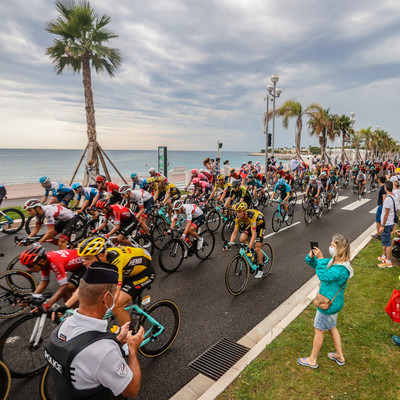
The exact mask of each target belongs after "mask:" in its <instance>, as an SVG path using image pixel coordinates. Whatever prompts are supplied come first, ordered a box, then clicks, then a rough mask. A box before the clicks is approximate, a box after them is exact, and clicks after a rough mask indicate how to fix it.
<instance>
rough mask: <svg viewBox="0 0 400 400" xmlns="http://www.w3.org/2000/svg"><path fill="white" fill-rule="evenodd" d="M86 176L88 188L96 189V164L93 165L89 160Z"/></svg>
mask: <svg viewBox="0 0 400 400" xmlns="http://www.w3.org/2000/svg"><path fill="white" fill-rule="evenodd" d="M86 175H87V179H88V181H87V184H88V186H89V187H92V188H95V189H96V188H97V185H96V176H97V173H96V164H95V163H94V161H93V160H90V161H89V162H88V163H87V165H86Z"/></svg>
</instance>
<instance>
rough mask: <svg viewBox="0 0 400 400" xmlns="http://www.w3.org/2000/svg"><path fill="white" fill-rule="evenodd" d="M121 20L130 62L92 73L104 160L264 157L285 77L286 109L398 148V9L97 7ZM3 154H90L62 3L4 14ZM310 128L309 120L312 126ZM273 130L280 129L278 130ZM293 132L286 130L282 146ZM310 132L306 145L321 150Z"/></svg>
mask: <svg viewBox="0 0 400 400" xmlns="http://www.w3.org/2000/svg"><path fill="white" fill-rule="evenodd" d="M91 5H92V7H94V8H95V9H96V11H97V12H98V13H99V14H107V15H109V16H110V17H111V23H110V25H109V28H110V29H111V30H112V31H113V32H115V33H116V34H117V35H118V36H119V37H118V38H116V39H113V40H112V41H110V42H109V46H111V47H115V48H118V49H119V50H120V51H121V53H122V57H123V63H122V65H121V67H120V68H119V69H118V70H117V72H116V75H115V77H113V78H110V77H109V76H108V74H106V73H102V74H96V73H95V72H93V74H92V86H93V92H94V103H95V110H96V124H97V134H98V140H99V142H100V144H101V145H102V147H103V148H105V149H143V150H144V149H156V148H157V146H168V148H169V149H171V150H188V149H191V150H215V149H216V146H217V141H218V140H219V141H221V142H222V143H223V150H229V151H234V150H237V151H241V150H245V151H259V150H260V149H262V148H265V135H264V134H263V131H262V120H263V113H264V112H265V108H266V102H265V100H264V99H265V97H266V94H267V91H266V86H267V84H269V83H270V76H271V75H272V74H278V75H279V82H278V83H277V87H279V88H280V89H282V94H281V96H280V98H279V99H277V100H276V107H279V106H280V105H281V104H283V103H284V102H285V101H286V100H289V99H296V100H297V101H299V102H300V103H301V104H302V105H303V107H306V106H307V105H309V104H310V103H313V102H317V103H319V104H320V105H322V106H323V107H324V108H328V107H329V108H330V111H331V112H332V113H337V114H347V115H350V112H355V120H356V121H355V124H354V128H355V129H356V130H358V129H361V128H367V127H368V126H371V127H372V128H373V129H375V128H376V127H377V126H379V127H380V128H381V129H384V130H385V131H387V132H389V133H390V134H391V135H392V136H393V137H394V138H395V139H397V140H400V134H399V132H398V129H397V128H398V124H399V118H398V109H399V106H400V101H399V100H400V1H398V0H382V1H380V2H376V1H372V0H352V1H348V0H347V1H344V0H336V1H332V0H329V1H328V0H304V1H298V0H285V1H277V0H168V1H166V0H118V1H109V0H92V1H91ZM0 15H1V16H2V24H1V25H0V52H1V53H0V54H1V57H0V120H1V125H0V139H1V141H0V147H3V148H7V147H15V148H75V149H80V148H83V147H84V146H85V145H86V143H87V135H86V119H85V109H84V97H83V85H82V76H81V75H80V74H73V73H71V72H69V71H67V70H65V71H64V72H63V73H62V74H61V75H57V74H56V73H55V70H54V66H53V64H52V63H51V61H50V59H49V58H48V56H46V55H45V50H46V48H47V47H48V46H50V45H51V44H52V39H53V37H52V36H51V34H50V33H48V32H47V31H46V30H45V26H46V24H47V22H49V21H50V20H52V19H54V18H55V17H56V16H57V11H56V7H55V2H54V1H51V0H18V1H2V2H0ZM304 122H306V121H304ZM271 130H272V127H271V125H270V132H271ZM294 133H295V124H294V121H292V122H290V124H289V128H288V129H287V130H285V129H284V128H283V127H282V123H281V120H280V119H279V118H277V119H276V127H275V147H280V146H293V145H294ZM316 144H317V140H316V139H315V138H311V137H310V136H309V134H308V130H307V125H306V123H304V127H303V132H302V145H304V146H309V145H316Z"/></svg>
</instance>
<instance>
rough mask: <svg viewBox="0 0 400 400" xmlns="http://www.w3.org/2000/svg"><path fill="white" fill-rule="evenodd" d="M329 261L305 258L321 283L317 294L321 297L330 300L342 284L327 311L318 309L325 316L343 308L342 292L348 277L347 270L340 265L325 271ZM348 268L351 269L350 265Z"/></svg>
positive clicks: (327, 259) (326, 259) (348, 272)
mask: <svg viewBox="0 0 400 400" xmlns="http://www.w3.org/2000/svg"><path fill="white" fill-rule="evenodd" d="M330 260H331V258H321V259H318V258H316V257H313V258H310V256H309V255H308V254H307V257H306V263H307V264H308V265H309V266H310V267H311V268H314V269H315V271H316V273H317V275H318V278H319V280H320V281H321V287H320V289H319V293H321V294H322V295H323V296H325V297H327V298H328V299H331V300H332V299H333V297H334V296H335V294H336V293H337V292H338V291H339V289H340V288H341V286H342V285H343V284H344V286H343V288H342V290H341V291H340V292H339V294H338V295H337V296H336V297H335V300H333V303H332V305H331V306H330V307H329V308H328V309H327V310H321V309H320V308H318V310H319V311H320V312H321V313H323V314H327V315H331V314H336V313H337V312H339V311H340V310H341V309H342V308H343V303H344V290H345V289H346V285H347V280H348V279H349V276H350V271H349V269H348V268H347V267H346V266H344V265H342V264H333V265H332V266H331V267H330V268H329V269H327V268H326V267H327V266H328V263H329V261H330ZM349 268H350V269H351V267H350V264H349Z"/></svg>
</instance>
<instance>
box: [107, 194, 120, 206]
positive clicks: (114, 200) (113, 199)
mask: <svg viewBox="0 0 400 400" xmlns="http://www.w3.org/2000/svg"><path fill="white" fill-rule="evenodd" d="M121 201H122V195H121V193H113V194H112V195H111V197H110V204H116V203H120V202H121Z"/></svg>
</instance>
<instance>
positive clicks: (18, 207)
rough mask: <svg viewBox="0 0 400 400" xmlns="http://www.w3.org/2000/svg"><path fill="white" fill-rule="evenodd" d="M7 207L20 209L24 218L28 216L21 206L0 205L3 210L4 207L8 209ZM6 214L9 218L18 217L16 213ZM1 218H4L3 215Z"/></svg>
mask: <svg viewBox="0 0 400 400" xmlns="http://www.w3.org/2000/svg"><path fill="white" fill-rule="evenodd" d="M9 208H15V209H16V210H19V211H21V212H22V214H24V215H25V218H28V217H29V214H28V212H27V211H26V210H24V209H23V208H22V206H12V207H2V208H0V210H1V211H3V210H6V209H9ZM7 215H8V216H9V217H10V218H18V217H19V215H18V214H17V213H9V214H7ZM3 218H4V217H3Z"/></svg>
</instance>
